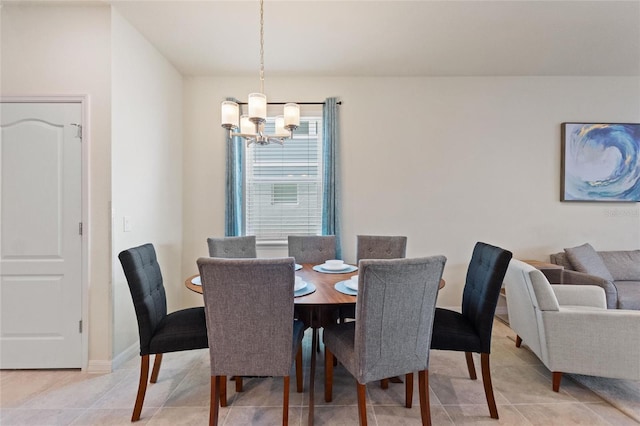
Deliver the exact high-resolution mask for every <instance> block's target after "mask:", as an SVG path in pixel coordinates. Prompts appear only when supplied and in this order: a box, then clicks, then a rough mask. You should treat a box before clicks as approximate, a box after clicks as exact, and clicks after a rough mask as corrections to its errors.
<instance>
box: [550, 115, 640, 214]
mask: <svg viewBox="0 0 640 426" xmlns="http://www.w3.org/2000/svg"><path fill="white" fill-rule="evenodd" d="M561 128H562V155H561V162H562V165H561V175H562V176H561V189H560V193H561V195H560V200H561V201H609V202H612V201H613V202H638V201H640V123H569V122H567V123H562V126H561Z"/></svg>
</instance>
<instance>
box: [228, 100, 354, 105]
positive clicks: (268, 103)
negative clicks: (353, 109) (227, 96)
mask: <svg viewBox="0 0 640 426" xmlns="http://www.w3.org/2000/svg"><path fill="white" fill-rule="evenodd" d="M288 103H289V102H267V105H284V104H288ZM291 103H296V104H298V105H324V102H291ZM247 104H248V102H238V105H247ZM336 104H338V105H342V101H338V102H336Z"/></svg>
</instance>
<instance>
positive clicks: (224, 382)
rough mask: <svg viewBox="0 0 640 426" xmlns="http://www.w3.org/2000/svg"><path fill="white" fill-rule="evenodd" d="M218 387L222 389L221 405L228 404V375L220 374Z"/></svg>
mask: <svg viewBox="0 0 640 426" xmlns="http://www.w3.org/2000/svg"><path fill="white" fill-rule="evenodd" d="M218 388H219V389H220V406H221V407H226V406H227V376H220V379H219V383H218Z"/></svg>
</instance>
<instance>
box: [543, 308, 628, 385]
mask: <svg viewBox="0 0 640 426" xmlns="http://www.w3.org/2000/svg"><path fill="white" fill-rule="evenodd" d="M542 319H543V323H544V333H545V334H544V335H545V337H546V345H547V350H548V354H549V365H547V367H548V368H549V369H551V370H552V371H553V370H555V371H566V372H572V373H577V374H587V375H594V376H604V377H614V378H625V379H630V380H640V311H628V310H623V309H606V310H600V309H589V308H586V309H584V310H583V309H581V308H568V309H561V310H560V311H555V312H552V311H550V312H543V313H542Z"/></svg>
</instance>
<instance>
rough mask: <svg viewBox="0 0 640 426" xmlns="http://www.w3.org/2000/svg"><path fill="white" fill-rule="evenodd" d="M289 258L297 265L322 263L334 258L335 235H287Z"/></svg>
mask: <svg viewBox="0 0 640 426" xmlns="http://www.w3.org/2000/svg"><path fill="white" fill-rule="evenodd" d="M288 243H289V244H288V245H289V256H291V257H294V258H295V259H296V262H298V263H316V264H317V263H324V261H325V260H329V259H335V258H336V236H335V235H310V236H294V235H289V237H288Z"/></svg>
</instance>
